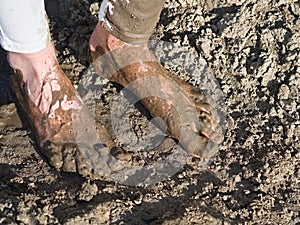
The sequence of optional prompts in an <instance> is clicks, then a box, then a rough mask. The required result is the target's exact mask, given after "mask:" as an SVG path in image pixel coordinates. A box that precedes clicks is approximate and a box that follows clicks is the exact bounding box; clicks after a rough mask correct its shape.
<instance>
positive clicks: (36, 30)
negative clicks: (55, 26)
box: [0, 0, 50, 53]
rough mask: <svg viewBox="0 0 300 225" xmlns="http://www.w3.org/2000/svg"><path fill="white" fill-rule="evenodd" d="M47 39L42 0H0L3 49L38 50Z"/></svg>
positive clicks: (0, 38)
mask: <svg viewBox="0 0 300 225" xmlns="http://www.w3.org/2000/svg"><path fill="white" fill-rule="evenodd" d="M49 40H50V35H49V26H48V22H47V18H46V12H45V5H44V0H0V44H1V46H2V47H3V48H4V49H5V50H7V51H12V52H20V53H33V52H38V51H40V50H42V49H43V48H45V47H46V46H47V44H48V42H49Z"/></svg>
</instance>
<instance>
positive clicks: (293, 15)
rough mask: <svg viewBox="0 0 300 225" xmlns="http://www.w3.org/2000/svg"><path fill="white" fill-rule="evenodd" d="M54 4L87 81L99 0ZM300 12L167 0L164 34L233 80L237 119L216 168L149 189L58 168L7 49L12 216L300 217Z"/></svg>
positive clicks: (6, 207) (42, 219) (123, 220)
mask: <svg viewBox="0 0 300 225" xmlns="http://www.w3.org/2000/svg"><path fill="white" fill-rule="evenodd" d="M46 7H47V12H48V14H49V19H50V27H51V32H52V36H53V40H54V42H55V45H56V48H57V51H58V57H59V61H60V63H61V65H62V68H63V69H64V71H65V72H66V73H67V75H68V76H69V77H70V79H71V80H72V81H73V83H74V84H75V85H77V84H78V83H80V80H81V78H82V77H83V74H84V71H86V68H87V67H89V55H88V49H87V43H88V39H89V35H90V34H91V32H92V30H93V27H94V26H95V24H96V22H97V17H96V14H97V10H98V3H95V2H92V1H87V0H86V1H84V0H76V1H74V0H65V1H59V0H47V1H46ZM299 17H300V3H299V1H292V0H280V1H273V0H265V1H258V0H240V1H235V0H228V1H214V0H212V1H202V0H197V1H187V0H169V1H167V3H166V4H165V7H164V10H163V12H162V15H161V19H160V22H159V24H158V26H157V29H156V32H155V34H154V35H153V38H154V39H159V40H163V41H169V42H173V43H178V44H180V45H183V46H186V47H187V48H188V49H190V51H195V52H197V53H199V54H200V55H201V57H203V58H204V59H205V61H206V62H207V65H208V68H210V71H211V72H212V73H213V74H214V76H215V77H216V79H217V81H218V82H219V85H220V88H221V90H222V93H223V96H224V105H225V106H224V108H226V116H227V125H226V134H225V140H224V142H223V143H222V144H221V146H220V147H219V151H218V153H217V155H216V157H215V159H214V160H213V162H212V163H211V165H210V166H208V168H207V169H206V170H200V169H199V161H197V160H190V161H189V162H188V164H187V165H185V166H184V168H183V169H182V170H180V171H179V172H178V173H176V174H175V175H174V176H172V177H171V178H170V179H168V180H166V181H163V182H159V183H156V184H152V185H149V186H148V187H132V186H126V185H120V184H116V183H114V182H107V181H89V180H86V179H84V178H82V177H80V176H78V175H76V174H70V173H62V172H59V171H56V170H55V169H53V168H52V167H50V166H49V165H48V164H47V163H46V162H45V161H44V160H43V158H42V157H41V156H40V155H39V154H38V153H37V152H36V150H35V149H36V146H35V142H34V139H33V135H32V133H31V131H30V129H29V127H28V125H27V124H26V122H23V124H22V122H21V120H20V119H19V117H18V116H17V114H16V108H15V106H14V104H13V103H12V102H13V98H12V97H10V96H9V90H8V89H9V88H8V76H7V74H8V72H7V69H8V67H7V65H6V64H5V62H4V59H5V53H4V52H1V54H0V58H1V69H0V82H1V85H0V105H1V107H0V130H1V132H0V224H153V225H154V224H164V225H167V224H170V225H171V224H172V225H173V224H175V225H179V224H182V225H183V224H184V225H186V224H300V212H299V208H300V207H299V206H300V182H299V176H300V162H299V161H300V152H299V149H300V141H299V136H300V118H299V117H300V93H299V88H300V31H299V29H300V18H299ZM177 57H179V58H180V57H184V56H177ZM166 66H167V65H166ZM183 78H184V79H186V80H188V81H189V82H191V83H194V84H195V85H199V86H201V84H199V80H198V81H197V79H194V78H192V77H188V76H186V77H184V76H183ZM105 85H106V86H105V87H104V88H103V93H102V95H103V97H101V98H100V99H101V101H102V102H101V104H102V105H103V106H104V107H103V110H104V111H105V110H107V111H108V110H109V109H108V108H107V106H108V105H109V104H108V102H109V100H110V99H112V97H111V96H113V95H114V93H116V90H117V88H116V87H115V86H113V85H112V84H110V83H106V84H105ZM131 113H132V115H134V121H136V122H135V123H136V127H137V128H136V129H135V131H136V132H137V133H141V132H145V131H144V130H145V129H144V128H146V127H147V126H146V125H145V124H146V122H147V120H146V119H145V117H144V116H143V115H142V114H140V113H138V111H135V109H134V108H132V111H131ZM125 141H126V138H125ZM127 141H128V140H127ZM169 145H172V143H169ZM169 145H167V146H169ZM156 157H160V155H159V154H158V155H156Z"/></svg>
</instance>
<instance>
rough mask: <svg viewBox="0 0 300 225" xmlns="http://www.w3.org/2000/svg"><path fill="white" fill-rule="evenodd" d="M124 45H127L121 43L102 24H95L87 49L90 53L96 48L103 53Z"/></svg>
mask: <svg viewBox="0 0 300 225" xmlns="http://www.w3.org/2000/svg"><path fill="white" fill-rule="evenodd" d="M125 44H128V43H126V42H124V41H121V40H120V39H118V38H116V37H115V36H114V35H113V34H111V33H110V32H109V31H107V30H106V29H105V28H104V26H103V25H102V22H98V23H97V25H96V27H95V29H94V31H93V33H92V35H91V38H90V41H89V47H90V50H91V51H92V52H94V51H96V49H97V47H98V46H100V47H102V48H103V49H104V50H105V51H111V50H113V49H115V48H117V47H120V46H122V45H125Z"/></svg>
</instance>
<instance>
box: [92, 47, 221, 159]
mask: <svg viewBox="0 0 300 225" xmlns="http://www.w3.org/2000/svg"><path fill="white" fill-rule="evenodd" d="M96 50H97V51H95V52H93V58H94V61H95V63H94V65H95V67H96V70H97V71H98V72H99V74H102V75H104V76H106V77H107V78H108V79H110V80H111V81H113V82H116V83H118V84H120V85H122V86H124V87H126V89H129V90H130V91H131V92H133V93H134V94H135V95H136V96H137V98H138V99H139V100H140V101H141V102H142V103H143V105H144V106H145V108H146V109H147V110H148V111H149V112H150V113H151V115H152V116H153V117H160V118H161V119H162V120H163V122H162V123H160V124H159V125H160V126H167V131H168V134H169V136H171V137H173V138H175V139H177V140H178V141H179V142H180V143H181V144H182V146H183V147H184V149H185V150H186V151H187V152H189V153H190V154H192V155H194V156H196V157H201V156H202V153H203V151H204V149H205V148H206V146H207V143H208V141H209V140H212V141H213V142H216V143H219V142H220V141H221V140H222V135H220V134H217V133H215V132H214V126H215V124H214V120H213V118H212V115H211V109H210V106H209V103H208V102H207V99H206V97H205V96H204V95H203V93H201V91H199V90H198V88H196V87H193V86H192V85H190V84H188V83H186V82H184V81H183V80H181V79H180V78H178V77H177V76H176V75H174V74H172V73H170V72H169V71H167V70H166V69H165V68H164V67H163V66H162V65H161V64H160V63H159V62H158V61H157V60H156V58H155V57H154V56H153V55H152V54H151V53H150V52H149V50H148V48H147V46H146V45H145V44H144V45H129V44H124V45H123V46H121V47H118V48H115V49H113V50H112V51H108V50H107V49H105V48H102V47H98V48H97V49H96ZM104 53H105V54H104ZM97 55H98V56H100V55H102V56H101V57H99V58H98V59H97Z"/></svg>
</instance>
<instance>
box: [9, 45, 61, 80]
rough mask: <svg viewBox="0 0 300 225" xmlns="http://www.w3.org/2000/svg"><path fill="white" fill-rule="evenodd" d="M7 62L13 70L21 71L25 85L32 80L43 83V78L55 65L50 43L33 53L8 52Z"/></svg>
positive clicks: (55, 61) (55, 60) (52, 48)
mask: <svg viewBox="0 0 300 225" xmlns="http://www.w3.org/2000/svg"><path fill="white" fill-rule="evenodd" d="M7 55H8V62H9V64H10V66H11V67H12V68H13V69H14V70H19V71H21V73H22V75H23V81H24V82H25V83H27V82H30V81H32V80H36V81H38V82H39V83H40V84H41V83H42V82H43V80H44V77H45V76H46V74H47V73H49V71H51V70H53V68H54V67H55V66H56V65H57V59H56V56H55V50H54V47H53V45H52V43H49V44H48V45H47V46H46V48H44V49H43V50H41V51H39V52H35V53H17V52H8V54H7Z"/></svg>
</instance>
